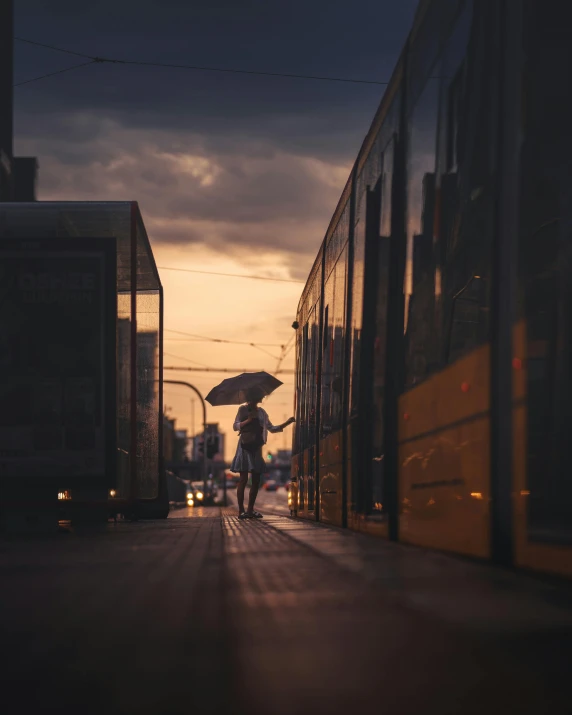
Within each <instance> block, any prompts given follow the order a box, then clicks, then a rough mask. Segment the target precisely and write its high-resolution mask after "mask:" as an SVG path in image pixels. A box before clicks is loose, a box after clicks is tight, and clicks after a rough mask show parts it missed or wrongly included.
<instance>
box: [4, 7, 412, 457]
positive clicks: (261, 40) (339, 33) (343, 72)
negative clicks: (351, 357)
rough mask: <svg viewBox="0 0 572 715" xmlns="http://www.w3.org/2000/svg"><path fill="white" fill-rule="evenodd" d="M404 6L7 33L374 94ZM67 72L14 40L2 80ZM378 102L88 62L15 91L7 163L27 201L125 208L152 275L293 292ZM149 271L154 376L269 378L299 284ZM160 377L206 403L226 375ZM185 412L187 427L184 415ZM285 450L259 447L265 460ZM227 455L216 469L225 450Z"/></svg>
mask: <svg viewBox="0 0 572 715" xmlns="http://www.w3.org/2000/svg"><path fill="white" fill-rule="evenodd" d="M416 5H417V0H376V1H375V2H372V0H353V2H351V3H348V2H342V1H341V0H304V1H302V0H290V2H284V1H283V0H282V1H281V2H277V1H276V0H208V1H207V0H204V2H195V1H193V0H160V1H159V0H140V1H139V2H134V0H115V1H113V2H112V1H111V0H93V2H90V3H84V2H78V1H77V0H50V2H44V1H43V0H16V33H15V34H16V36H17V37H22V38H26V39H29V40H34V41H37V42H42V43H46V44H51V45H57V46H59V47H63V48H66V49H68V50H72V51H76V52H85V53H87V54H90V55H98V56H104V57H111V58H117V59H129V60H140V61H150V62H153V61H155V62H163V63H174V64H177V63H178V64H190V65H202V66H214V67H223V68H233V69H243V70H259V71H260V70H261V71H268V72H283V73H291V74H311V75H322V76H323V75H327V76H334V77H345V78H360V79H369V80H377V81H384V80H387V79H389V77H390V75H391V72H392V69H393V66H394V64H395V61H396V59H397V57H398V55H399V52H400V50H401V47H402V45H403V42H404V40H405V37H406V35H407V32H408V29H409V26H410V24H411V21H412V18H413V15H414V12H415V7H416ZM81 62H82V59H81V58H79V57H74V56H72V55H66V54H63V53H59V52H55V51H52V50H49V49H44V48H40V47H33V46H31V45H27V44H23V43H20V42H17V43H16V77H15V81H16V82H22V81H24V80H27V79H30V78H33V77H36V76H39V75H42V74H44V73H48V72H55V71H57V70H60V69H63V68H66V67H70V66H72V65H74V64H78V63H81ZM382 93H383V87H379V86H375V85H357V84H342V83H336V82H317V81H311V80H304V79H293V78H280V77H260V76H254V75H240V74H224V73H214V72H204V71H191V70H185V69H163V68H150V67H134V66H118V65H101V64H98V65H92V66H88V67H83V68H80V69H76V70H73V71H71V72H69V73H65V74H61V75H56V76H54V77H50V78H47V79H44V80H41V81H39V82H36V83H32V84H29V85H24V86H22V87H18V88H16V90H15V133H16V136H15V151H16V153H17V154H18V155H20V156H26V155H28V156H37V157H38V158H39V162H40V180H39V195H38V198H39V199H40V200H136V201H138V202H139V205H140V208H141V211H142V214H143V219H144V221H145V224H146V226H147V230H148V232H149V235H150V238H151V243H152V246H153V250H154V253H155V257H156V260H157V264H158V265H159V266H161V267H176V268H188V269H194V270H205V271H219V272H223V273H241V274H248V275H252V274H256V275H269V276H276V277H282V278H291V279H294V280H300V281H303V280H304V279H305V277H306V275H307V273H308V270H309V268H310V266H311V264H312V261H313V258H314V256H315V253H316V250H317V248H318V247H319V245H320V242H321V241H322V239H323V236H324V232H325V230H326V227H327V224H328V221H329V219H330V216H331V214H332V212H333V210H334V208H335V205H336V202H337V199H338V197H339V193H340V191H341V189H342V187H343V185H344V183H345V180H346V178H347V175H348V172H349V169H350V167H351V164H352V161H353V159H354V157H355V155H356V153H357V151H358V149H359V145H360V143H361V140H362V138H363V136H364V134H365V132H366V131H367V128H368V125H369V123H370V121H371V118H372V116H373V114H374V112H375V109H376V107H377V104H378V103H379V100H380V98H381V95H382ZM160 273H161V278H162V281H163V285H164V288H165V328H166V330H167V332H166V333H165V352H166V355H165V365H183V364H186V365H189V366H190V365H192V364H193V363H191V362H189V361H194V362H196V363H201V364H203V365H209V366H214V367H217V366H218V367H230V368H247V369H257V368H260V369H267V370H269V371H273V370H274V369H275V367H276V359H275V358H273V357H271V356H270V355H268V354H267V352H269V353H271V354H272V355H274V356H278V355H279V354H280V347H277V346H280V345H283V344H285V343H286V342H287V341H288V340H289V339H290V338H291V336H292V329H291V327H290V326H291V323H292V321H293V319H294V316H295V311H296V306H297V302H298V298H299V295H300V292H301V290H302V288H303V283H279V282H266V281H257V280H245V279H241V278H223V277H215V276H209V275H198V274H194V273H185V272H181V271H170V270H164V269H162V270H161V271H160ZM171 331H180V332H189V333H194V334H200V335H205V336H212V337H215V338H225V339H227V340H236V341H243V342H249V343H250V342H254V343H257V344H259V345H260V344H262V349H256V348H252V347H249V346H241V345H233V344H218V343H209V342H198V341H195V340H191V339H187V338H186V337H185V336H183V335H180V333H177V332H171ZM275 346H276V347H275ZM264 351H267V352H264ZM293 358H294V353H293V351H292V352H290V353H289V354H288V356H287V358H286V360H285V361H284V367H286V368H290V369H292V368H293V366H294V359H293ZM165 377H166V378H171V379H186V380H189V381H191V382H193V383H194V384H195V385H197V387H198V388H199V389H200V390H202V391H203V393H204V394H206V392H208V390H209V389H210V387H212V386H213V385H214V384H216V383H217V382H218V381H219V380H220V379H222V378H223V377H224V375H218V374H214V375H213V374H205V373H182V372H181V373H175V372H169V373H166V374H165ZM282 379H283V380H284V382H285V385H284V387H282V388H281V389H280V390H279V391H278V392H277V393H276V394H275V395H274V396H272V397H271V398H270V399H269V400H268V401H267V409H268V411H269V413H270V416H271V419H273V421H275V422H280V421H282V420H283V419H284V418H285V417H286V416H289V415H290V414H291V412H292V395H293V389H292V383H293V377H292V376H284V377H283V378H282ZM165 404H166V405H168V406H169V407H170V408H171V414H172V416H173V417H176V418H177V423H178V426H179V427H181V428H189V427H190V426H191V417H190V414H191V402H190V398H189V396H188V395H187V394H186V392H185V390H184V388H178V387H169V386H166V389H165ZM234 413H235V410H234V409H227V408H218V409H213V408H211V409H210V410H209V416H208V419H209V421H219V422H220V423H221V425H222V427H223V430H224V431H226V432H227V433H231V431H232V427H231V424H230V422H231V421H232V419H233V417H234ZM195 415H196V417H195V426H196V427H197V428H198V425H199V410H198V405H195ZM229 436H231V435H230V434H229ZM289 440H290V434H288V436H287V438H286V439H285V438H284V437H283V436H277V437H271V441H270V443H269V447H270V448H271V449H276V448H280V447H283V446H286V443H287V441H288V442H289ZM230 443H231V444H230V446H229V447H228V448H227V456H229V454H230V453H231V452H232V449H233V446H234V439H233V438H232V436H231V440H230Z"/></svg>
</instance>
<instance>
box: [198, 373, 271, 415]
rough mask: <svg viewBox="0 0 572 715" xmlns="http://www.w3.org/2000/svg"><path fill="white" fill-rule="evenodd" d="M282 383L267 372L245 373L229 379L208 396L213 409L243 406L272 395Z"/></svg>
mask: <svg viewBox="0 0 572 715" xmlns="http://www.w3.org/2000/svg"><path fill="white" fill-rule="evenodd" d="M280 385H282V383H281V382H280V380H277V379H276V378H275V377H274V376H273V375H269V374H268V373H267V372H243V373H242V375H237V376H236V377H229V378H228V379H226V380H223V381H222V382H221V383H220V385H217V386H216V387H213V389H212V390H211V391H210V392H209V394H208V395H207V396H206V400H207V402H209V403H210V404H211V405H212V406H213V407H221V406H222V405H241V404H242V403H243V402H248V400H250V399H259V400H261V399H262V398H263V397H266V396H267V395H270V394H271V393H272V392H274V390H275V389H276V388H277V387H280Z"/></svg>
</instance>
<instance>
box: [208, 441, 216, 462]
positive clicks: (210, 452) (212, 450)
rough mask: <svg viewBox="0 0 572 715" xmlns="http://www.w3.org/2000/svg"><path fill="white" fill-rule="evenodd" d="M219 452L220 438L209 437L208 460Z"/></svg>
mask: <svg viewBox="0 0 572 715" xmlns="http://www.w3.org/2000/svg"><path fill="white" fill-rule="evenodd" d="M218 451H219V438H218V437H209V439H208V440H207V458H208V459H212V458H213V457H214V456H215V454H218Z"/></svg>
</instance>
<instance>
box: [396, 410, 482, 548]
mask: <svg viewBox="0 0 572 715" xmlns="http://www.w3.org/2000/svg"><path fill="white" fill-rule="evenodd" d="M489 433H490V422H489V419H488V417H483V418H480V419H478V420H476V421H472V422H468V423H464V424H461V425H458V426H455V427H451V428H449V429H444V430H441V431H440V432H438V433H434V434H431V435H429V436H426V437H421V438H420V439H418V440H417V439H416V440H412V441H410V442H407V443H406V444H403V445H401V447H400V449H399V464H400V472H399V486H400V489H399V501H400V503H399V538H400V541H403V542H407V543H410V544H416V545H417V546H425V547H427V548H433V549H440V550H444V551H454V552H456V553H460V554H466V555H470V556H477V557H480V558H488V557H489V556H490V526H489V522H490V497H491V495H490V478H489V473H490V471H489V463H490V452H489Z"/></svg>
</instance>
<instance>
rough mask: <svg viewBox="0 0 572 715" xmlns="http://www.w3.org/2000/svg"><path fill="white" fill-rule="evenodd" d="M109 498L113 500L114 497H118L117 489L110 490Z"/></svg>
mask: <svg viewBox="0 0 572 715" xmlns="http://www.w3.org/2000/svg"><path fill="white" fill-rule="evenodd" d="M109 496H110V497H111V498H112V499H113V497H115V496H117V492H116V491H115V489H110V490H109Z"/></svg>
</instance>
